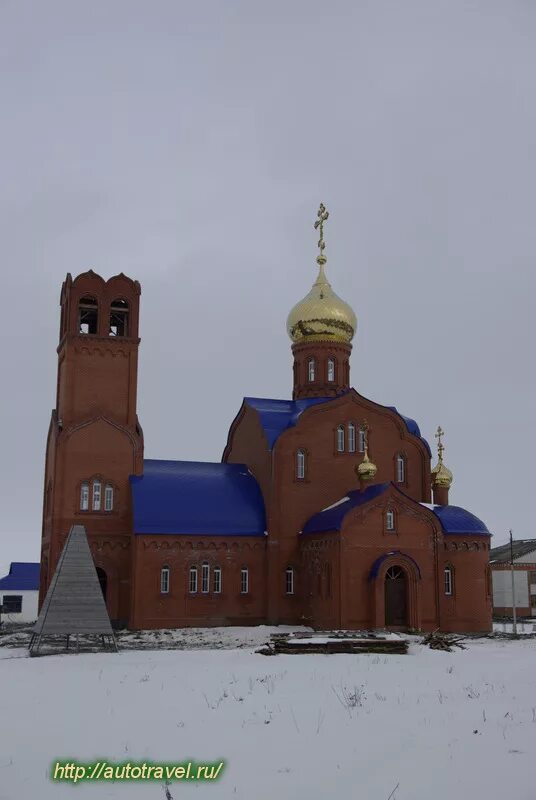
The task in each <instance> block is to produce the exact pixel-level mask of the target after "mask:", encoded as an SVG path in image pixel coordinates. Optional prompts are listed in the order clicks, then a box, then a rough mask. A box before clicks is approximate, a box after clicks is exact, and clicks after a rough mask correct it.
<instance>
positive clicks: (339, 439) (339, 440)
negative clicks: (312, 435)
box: [337, 425, 344, 453]
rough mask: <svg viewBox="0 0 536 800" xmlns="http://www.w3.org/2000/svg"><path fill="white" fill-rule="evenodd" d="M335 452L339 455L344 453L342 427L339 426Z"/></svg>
mask: <svg viewBox="0 0 536 800" xmlns="http://www.w3.org/2000/svg"><path fill="white" fill-rule="evenodd" d="M337 450H338V452H339V453H344V425H339V427H338V428H337Z"/></svg>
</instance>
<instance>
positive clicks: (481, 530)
mask: <svg viewBox="0 0 536 800" xmlns="http://www.w3.org/2000/svg"><path fill="white" fill-rule="evenodd" d="M391 485H394V484H391V483H376V484H373V485H372V486H368V487H367V488H366V489H365V491H363V492H361V491H359V490H358V489H355V490H352V491H350V492H348V493H347V495H346V497H344V498H342V500H339V501H338V502H337V503H334V504H333V505H331V506H328V508H325V509H324V510H323V511H319V512H318V513H317V514H313V516H312V517H310V518H309V519H308V520H307V522H306V523H305V525H304V527H303V531H302V533H323V532H324V531H340V529H341V526H342V523H343V520H344V518H345V516H346V514H347V513H348V512H349V511H351V509H352V508H356V507H357V506H361V505H364V504H365V503H368V502H370V501H371V500H374V499H375V498H376V497H379V496H380V495H381V494H383V493H384V492H385V491H386V490H387V489H388V488H389V486H391ZM395 488H397V487H395ZM398 491H400V490H398ZM406 496H407V495H406ZM408 499H410V500H411V498H408ZM419 505H422V506H424V507H425V508H428V509H429V510H430V511H432V512H433V513H434V514H435V515H436V517H437V518H438V520H439V521H440V523H441V527H442V528H443V532H444V533H449V534H462V535H467V534H469V535H471V536H473V535H475V536H489V535H490V532H489V530H488V529H487V527H486V525H485V524H484V523H483V522H482V520H481V519H479V518H478V517H475V515H474V514H471V512H470V511H466V510H465V508H460V506H450V505H448V506H437V505H432V504H429V503H419Z"/></svg>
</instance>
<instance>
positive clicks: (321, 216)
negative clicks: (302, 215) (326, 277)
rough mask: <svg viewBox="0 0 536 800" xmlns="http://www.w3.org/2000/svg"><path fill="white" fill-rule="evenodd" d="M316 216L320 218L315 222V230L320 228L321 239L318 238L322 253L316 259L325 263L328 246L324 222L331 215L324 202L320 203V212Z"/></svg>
mask: <svg viewBox="0 0 536 800" xmlns="http://www.w3.org/2000/svg"><path fill="white" fill-rule="evenodd" d="M316 216H317V217H318V219H317V220H316V222H315V231H316V229H317V228H320V239H319V240H318V248H319V250H320V253H319V255H318V258H317V259H316V260H317V261H318V263H319V264H321V263H322V264H325V263H326V257H325V255H324V250H325V248H326V243H325V241H324V222H326V221H327V219H328V217H329V211H326V206H325V205H324V204H323V203H320V208H319V209H318V214H317V215H316Z"/></svg>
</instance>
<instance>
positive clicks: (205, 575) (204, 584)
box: [201, 561, 210, 594]
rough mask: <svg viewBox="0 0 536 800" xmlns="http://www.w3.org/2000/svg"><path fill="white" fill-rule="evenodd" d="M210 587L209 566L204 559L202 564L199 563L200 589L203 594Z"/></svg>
mask: <svg viewBox="0 0 536 800" xmlns="http://www.w3.org/2000/svg"><path fill="white" fill-rule="evenodd" d="M209 588H210V566H209V565H208V564H207V562H206V561H205V562H204V564H202V565H201V591H202V592H203V594H207V592H208V590H209Z"/></svg>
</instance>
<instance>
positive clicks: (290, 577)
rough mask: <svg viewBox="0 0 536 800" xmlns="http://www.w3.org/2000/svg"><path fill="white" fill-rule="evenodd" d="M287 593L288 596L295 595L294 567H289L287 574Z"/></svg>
mask: <svg viewBox="0 0 536 800" xmlns="http://www.w3.org/2000/svg"><path fill="white" fill-rule="evenodd" d="M285 592H286V594H294V570H293V569H292V567H287V570H286V572H285Z"/></svg>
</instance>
